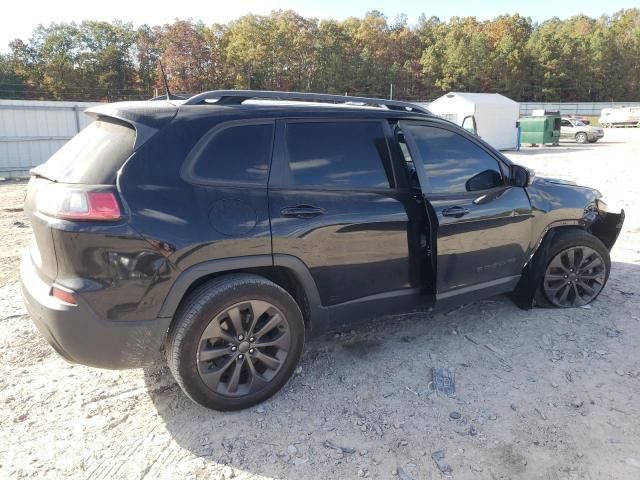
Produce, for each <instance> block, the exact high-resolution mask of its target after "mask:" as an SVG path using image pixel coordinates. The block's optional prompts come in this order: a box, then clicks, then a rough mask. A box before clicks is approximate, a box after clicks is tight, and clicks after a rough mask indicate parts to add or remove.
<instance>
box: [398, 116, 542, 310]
mask: <svg viewBox="0 0 640 480" xmlns="http://www.w3.org/2000/svg"><path fill="white" fill-rule="evenodd" d="M400 128H401V129H402V131H403V133H404V135H405V138H406V139H407V143H408V146H409V149H410V152H411V156H412V157H413V161H414V163H415V166H416V173H417V174H418V179H419V181H420V186H421V189H422V192H423V194H424V196H425V199H426V201H427V202H429V204H430V205H431V207H432V208H433V212H434V216H435V222H436V223H437V225H436V226H435V228H437V234H436V237H437V239H436V248H435V252H434V253H435V254H436V255H437V262H436V289H437V296H436V298H437V299H444V298H447V297H452V296H455V295H458V294H463V293H471V292H474V291H481V290H485V289H489V290H492V289H493V290H492V291H495V292H496V293H499V292H501V291H508V290H510V289H512V288H513V287H514V286H515V284H516V283H517V281H518V279H519V277H520V274H521V271H522V268H523V266H524V262H525V252H526V250H527V248H528V246H529V241H530V238H531V218H532V216H531V204H530V202H529V199H528V197H527V194H526V192H525V190H524V188H520V187H512V186H510V185H509V184H508V181H507V178H506V171H507V165H506V163H505V162H503V161H502V160H500V159H499V158H498V156H497V155H495V154H494V153H493V152H491V150H490V149H489V148H488V147H486V146H485V145H484V144H483V143H482V142H479V141H478V140H477V139H476V138H474V137H472V136H471V135H467V134H466V133H464V132H461V131H460V130H459V129H457V128H455V127H448V126H446V125H442V124H436V123H433V124H430V123H427V122H400Z"/></svg>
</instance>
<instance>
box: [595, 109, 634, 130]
mask: <svg viewBox="0 0 640 480" xmlns="http://www.w3.org/2000/svg"><path fill="white" fill-rule="evenodd" d="M598 122H599V123H600V125H601V126H603V127H640V107H619V108H603V109H602V112H600V118H599V119H598Z"/></svg>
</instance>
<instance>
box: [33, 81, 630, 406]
mask: <svg viewBox="0 0 640 480" xmlns="http://www.w3.org/2000/svg"><path fill="white" fill-rule="evenodd" d="M88 113H89V114H90V115H93V116H94V117H95V119H96V121H95V122H93V123H92V124H91V125H90V126H88V127H87V128H85V129H84V130H83V131H82V132H80V133H79V134H78V135H77V136H76V137H75V138H74V139H73V140H71V141H70V142H69V143H67V144H66V145H65V146H64V147H63V148H62V149H60V150H59V151H58V152H57V153H56V154H55V155H53V156H52V157H51V158H50V159H49V161H47V162H46V163H45V164H43V165H41V166H40V167H38V168H36V169H34V170H33V172H32V178H31V181H30V182H29V185H28V192H27V197H26V201H25V203H26V204H25V210H26V212H27V214H28V215H29V216H30V218H31V221H32V224H33V241H32V242H31V245H30V247H29V249H28V251H27V252H26V253H25V255H24V258H23V261H22V266H21V279H22V292H23V295H24V300H25V303H26V305H27V309H28V310H29V312H30V314H31V316H32V318H33V321H34V322H35V324H36V325H37V327H38V329H39V330H40V332H41V333H42V335H44V336H45V337H46V338H47V340H48V341H49V342H50V343H51V345H52V346H53V348H55V349H56V350H57V351H58V353H60V355H62V356H63V357H65V358H66V359H68V360H70V361H72V362H78V363H84V364H87V365H91V366H96V367H105V368H126V367H137V366H142V365H144V364H146V363H148V362H150V361H153V360H154V359H156V358H157V354H158V352H160V351H161V350H164V351H165V354H166V358H167V360H168V363H169V366H170V368H171V371H172V372H173V375H174V376H175V378H176V379H177V381H178V383H179V384H180V386H181V387H182V388H183V390H184V391H185V393H186V394H187V395H188V396H189V397H190V398H191V399H193V400H194V401H195V402H198V403H200V404H202V405H205V406H207V407H210V408H216V409H221V410H232V409H240V408H245V407H248V406H251V405H254V404H255V403H257V402H260V401H262V400H264V399H266V398H268V397H269V396H271V395H273V394H274V393H275V392H276V391H277V390H278V389H279V388H281V387H282V386H283V385H284V384H285V382H286V381H287V379H288V378H289V377H290V376H291V374H292V372H293V371H294V369H295V367H296V364H297V363H298V361H299V359H300V356H301V354H302V350H303V344H304V339H305V335H307V334H308V333H309V332H314V333H317V332H325V331H327V330H328V329H331V328H336V327H338V326H339V325H341V324H343V323H344V322H346V321H349V322H351V321H353V320H356V319H363V318H371V317H373V316H379V315H382V314H389V313H394V312H396V313H397V312H406V311H410V310H414V309H417V308H424V307H431V306H434V307H436V308H438V307H442V306H443V305H444V306H446V308H451V307H452V306H454V305H455V304H460V303H463V302H470V301H474V300H477V299H480V298H484V297H488V296H491V295H496V294H500V293H505V292H513V296H514V299H515V300H516V301H517V302H518V304H519V305H521V306H523V307H525V308H530V307H531V306H533V305H534V304H538V305H540V304H542V305H545V306H556V307H573V306H579V305H585V304H587V303H589V302H591V301H593V300H594V299H595V298H596V297H597V296H598V294H599V293H600V291H601V290H602V288H603V287H604V285H605V283H606V281H607V278H608V275H609V270H610V260H609V250H610V249H611V247H612V246H613V244H614V242H615V240H616V238H617V236H618V233H619V231H620V228H621V226H622V223H623V221H624V212H621V213H607V207H606V204H605V203H604V202H603V201H602V200H601V199H600V194H599V193H598V192H597V191H595V190H592V189H589V188H584V187H579V186H576V185H573V184H570V183H568V182H561V181H557V180H550V179H541V178H535V179H534V178H533V175H532V174H531V172H529V171H528V170H526V169H525V168H523V167H520V166H518V165H514V164H513V163H512V162H510V161H509V160H508V159H507V158H505V157H504V156H503V155H502V154H500V153H499V152H497V151H495V150H494V149H493V148H491V147H490V146H488V145H487V144H486V143H484V142H483V141H482V140H481V139H479V138H478V137H476V136H473V135H472V134H469V133H468V132H466V131H465V130H463V129H462V128H460V127H458V126H456V125H454V124H452V123H450V122H448V121H446V120H443V119H440V118H437V117H435V116H433V115H431V114H430V113H429V112H428V111H426V110H424V109H421V108H420V107H418V106H416V105H412V104H409V103H403V102H397V101H386V100H378V99H368V98H360V97H341V96H333V95H315V94H297V93H282V92H257V91H213V92H207V93H203V94H199V95H196V96H193V97H191V98H189V99H187V100H176V101H173V100H168V101H146V102H130V103H115V104H106V105H102V106H99V107H94V108H91V109H89V110H88Z"/></svg>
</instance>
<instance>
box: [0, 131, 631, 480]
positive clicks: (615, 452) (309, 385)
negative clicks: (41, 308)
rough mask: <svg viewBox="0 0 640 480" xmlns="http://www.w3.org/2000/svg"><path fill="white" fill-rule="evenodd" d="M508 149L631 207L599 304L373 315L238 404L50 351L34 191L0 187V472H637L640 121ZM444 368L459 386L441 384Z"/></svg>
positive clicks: (152, 374) (503, 301)
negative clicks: (217, 408)
mask: <svg viewBox="0 0 640 480" xmlns="http://www.w3.org/2000/svg"><path fill="white" fill-rule="evenodd" d="M509 156H510V157H512V158H515V159H517V161H519V162H522V163H524V164H526V165H528V166H531V167H533V168H534V169H535V170H536V171H537V172H538V173H539V174H543V173H545V174H547V175H552V176H556V177H561V178H566V179H573V180H575V181H577V182H579V183H583V184H586V185H592V186H595V187H597V188H600V189H601V190H602V192H603V193H604V194H605V197H606V198H607V200H608V201H609V205H610V207H611V208H612V209H614V208H616V206H615V204H616V203H617V204H620V205H622V206H623V207H624V208H625V209H626V211H627V221H626V224H625V228H624V231H623V232H622V234H621V237H620V240H619V241H618V244H617V245H616V247H615V248H614V250H613V252H612V257H613V269H612V274H611V279H610V281H609V284H608V285H607V287H606V289H605V291H604V292H603V294H602V295H601V297H600V299H599V300H598V301H597V302H595V303H594V304H593V305H592V306H591V308H579V309H571V310H552V309H535V310H532V311H526V312H525V311H522V310H519V309H518V308H517V307H515V306H514V305H513V304H512V303H511V302H510V300H509V299H507V298H506V297H497V298H493V299H490V300H485V301H482V302H478V303H474V304H472V305H467V306H465V307H464V308H460V309H456V310H455V311H453V312H449V313H443V314H438V315H430V314H427V313H425V314H412V315H407V316H400V317H396V318H390V319H389V318H387V319H384V320H382V321H376V322H373V323H371V324H369V325H367V326H365V327H356V328H355V329H354V330H353V331H351V330H349V331H347V332H342V333H341V335H339V336H338V337H337V338H334V337H333V336H332V337H331V338H326V339H316V340H312V341H310V342H309V343H308V345H307V349H306V351H305V354H304V357H303V361H302V364H301V369H300V370H299V371H298V373H297V374H296V375H295V376H294V378H293V379H292V380H291V381H290V382H289V383H288V384H287V386H286V387H285V388H284V389H283V390H282V391H281V392H280V393H279V394H278V395H276V396H275V397H274V398H272V399H270V400H269V401H267V402H265V403H264V404H262V405H260V406H257V407H254V408H252V409H250V410H246V411H243V412H235V413H220V412H213V411H208V410H206V409H204V408H201V407H199V406H197V405H194V404H193V403H191V402H190V401H189V400H188V399H187V398H186V397H185V396H184V395H183V394H182V393H181V392H180V390H179V388H178V387H177V385H176V384H175V382H174V381H173V379H172V378H171V375H170V374H169V372H168V370H167V369H166V367H165V366H164V364H163V363H162V361H160V360H159V361H158V364H157V365H156V366H155V367H152V368H149V369H146V370H130V371H106V370H97V369H92V368H88V367H84V366H77V365H70V364H68V363H66V362H65V361H64V360H62V359H61V358H60V357H59V356H58V355H57V354H55V353H54V352H53V351H52V350H51V349H50V347H49V346H48V345H47V344H46V342H45V341H44V340H43V339H42V337H41V336H40V335H39V334H38V332H37V331H36V329H35V328H34V327H33V325H32V323H31V321H30V320H29V318H28V317H27V316H26V314H25V312H24V310H23V307H22V304H21V300H20V294H19V289H18V286H17V284H16V278H17V269H18V263H17V258H18V256H19V253H20V250H21V249H22V247H23V246H24V245H26V242H27V241H28V237H29V229H28V228H23V227H21V226H20V225H18V224H16V223H15V222H23V223H25V224H26V222H25V220H24V218H23V216H22V212H21V211H20V210H19V209H20V207H21V202H22V200H23V197H24V185H23V184H0V204H1V205H2V208H0V227H1V228H0V236H1V238H0V244H1V245H2V247H3V248H2V250H1V252H0V298H1V299H2V300H1V301H0V425H1V427H0V478H24V477H29V478H31V477H38V478H61V477H70V478H91V479H114V478H116V479H117V478H126V479H129V478H147V479H156V478H197V479H209V478H241V479H260V478H291V479H307V478H309V479H315V478H341V479H343V478H362V477H364V478H401V479H403V480H406V479H414V480H417V479H422V478H442V477H443V476H444V474H442V473H441V471H442V469H443V468H444V467H445V466H446V465H448V466H450V468H451V469H452V475H453V477H455V478H461V479H466V478H473V479H477V478H479V479H507V478H540V479H543V478H544V479H548V478H549V479H564V478H566V479H573V478H575V479H578V478H592V479H609V478H612V479H613V478H615V479H626V478H628V479H637V478H640V453H639V452H640V440H639V439H640V403H639V402H638V398H639V397H640V349H638V345H639V344H640V289H639V288H638V287H639V286H640V197H639V196H638V187H637V178H638V176H639V175H640V164H638V162H637V161H636V159H637V158H639V157H640V130H631V129H624V130H607V131H606V136H605V140H604V141H603V142H599V143H597V144H595V145H585V146H576V145H575V144H566V145H563V146H560V147H554V148H545V149H526V150H523V151H522V152H520V153H516V152H514V153H510V154H509ZM433 368H444V369H447V370H449V371H451V372H452V374H453V376H454V378H455V384H456V385H455V386H456V395H455V396H453V397H446V396H438V395H437V394H435V393H434V392H433V388H432V385H430V382H431V381H432V371H433ZM327 441H329V442H327ZM327 445H329V446H327ZM335 446H338V447H342V448H335ZM352 449H353V450H352ZM440 451H441V452H442V456H441V455H435V458H438V459H439V460H438V462H436V461H435V460H434V457H432V455H433V454H434V453H437V452H440ZM351 452H353V453H351Z"/></svg>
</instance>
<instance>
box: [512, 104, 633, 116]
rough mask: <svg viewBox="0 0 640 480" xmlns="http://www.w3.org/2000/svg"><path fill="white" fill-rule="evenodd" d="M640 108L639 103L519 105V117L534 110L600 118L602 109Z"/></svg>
mask: <svg viewBox="0 0 640 480" xmlns="http://www.w3.org/2000/svg"><path fill="white" fill-rule="evenodd" d="M615 107H640V102H599V103H586V102H577V103H567V102H565V103H521V104H520V116H527V115H531V113H532V112H533V111H534V110H543V109H544V110H552V111H558V110H559V111H560V114H561V115H571V114H575V115H588V116H595V117H599V116H600V111H601V110H602V109H603V108H615Z"/></svg>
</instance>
